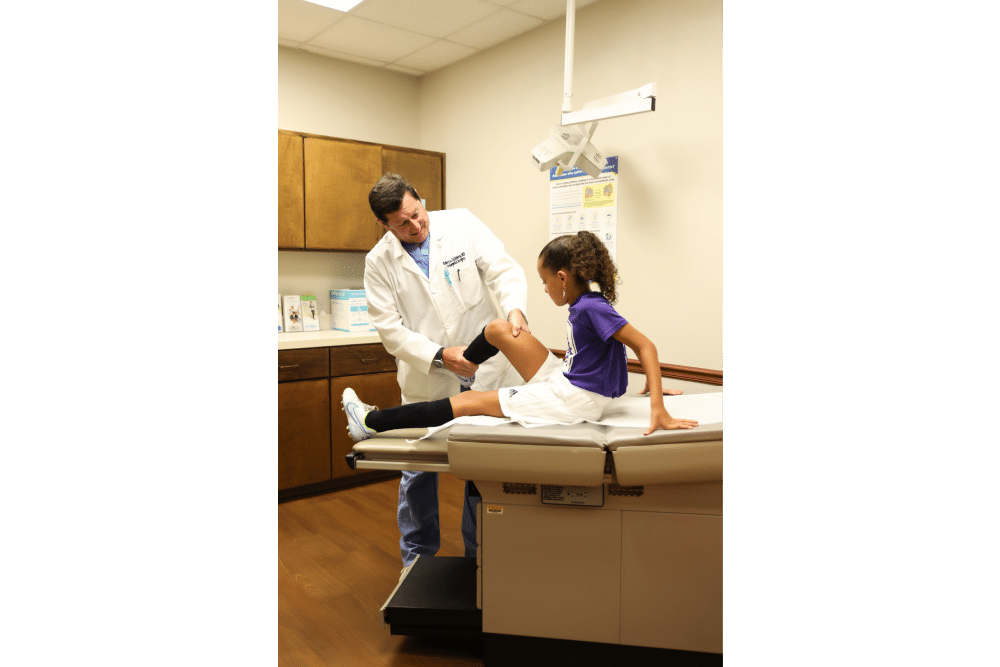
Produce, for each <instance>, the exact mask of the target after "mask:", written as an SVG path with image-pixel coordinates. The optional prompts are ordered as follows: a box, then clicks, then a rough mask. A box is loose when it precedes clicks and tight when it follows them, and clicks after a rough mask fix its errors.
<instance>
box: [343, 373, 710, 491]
mask: <svg viewBox="0 0 1000 667" xmlns="http://www.w3.org/2000/svg"><path fill="white" fill-rule="evenodd" d="M663 402H664V405H665V406H666V408H667V411H668V412H669V413H670V415H671V416H673V417H675V418H684V419H697V420H698V422H699V424H698V426H697V427H695V428H693V429H683V430H673V431H656V432H654V433H652V434H650V435H648V436H645V435H643V432H644V431H645V430H646V429H647V428H648V427H649V398H648V397H645V396H635V395H632V396H623V397H621V398H617V399H615V400H614V401H612V402H611V403H610V404H609V406H608V408H607V409H605V411H604V414H602V415H601V419H600V421H599V422H597V423H590V422H585V423H580V424H572V425H540V426H535V425H531V426H524V425H521V424H516V423H513V422H511V421H510V420H505V419H496V418H492V417H463V418H459V419H456V420H454V421H452V422H450V423H449V424H447V425H445V426H443V427H438V428H437V429H430V430H428V429H401V430H395V431H386V432H384V433H380V434H378V435H377V436H376V437H374V438H371V439H369V440H365V441H362V442H360V443H357V444H356V445H355V446H354V453H353V455H354V457H355V464H356V466H357V467H358V468H377V469H392V470H429V471H437V472H451V473H453V474H455V476H456V477H459V478H460V479H471V480H489V481H505V482H527V483H541V484H563V485H576V486H599V485H600V484H601V483H602V482H603V479H604V473H605V459H606V456H607V453H608V452H611V453H612V458H613V460H614V467H615V474H616V477H617V481H618V483H619V484H621V485H623V486H639V485H646V484H650V485H651V484H676V483H692V482H718V481H721V480H722V392H712V393H707V394H687V395H681V396H664V397H663Z"/></svg>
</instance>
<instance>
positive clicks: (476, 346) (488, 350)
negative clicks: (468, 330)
mask: <svg viewBox="0 0 1000 667" xmlns="http://www.w3.org/2000/svg"><path fill="white" fill-rule="evenodd" d="M499 351H500V350H499V349H497V348H496V347H495V346H494V345H492V344H491V343H490V342H489V341H488V340H486V327H483V330H482V331H481V332H480V333H479V335H478V336H476V340H474V341H472V342H471V343H469V347H467V348H465V354H464V355H463V356H464V357H465V358H466V359H468V360H469V361H471V362H472V363H474V364H481V363H483V362H484V361H486V360H487V359H490V358H492V357H494V356H496V353H497V352H499Z"/></svg>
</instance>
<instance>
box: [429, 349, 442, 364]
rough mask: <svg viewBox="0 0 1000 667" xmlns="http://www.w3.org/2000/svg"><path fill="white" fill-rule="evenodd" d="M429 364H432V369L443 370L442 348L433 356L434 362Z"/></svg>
mask: <svg viewBox="0 0 1000 667" xmlns="http://www.w3.org/2000/svg"><path fill="white" fill-rule="evenodd" d="M431 363H433V364H434V368H444V348H443V347H442V348H441V349H440V350H438V351H437V354H435V355H434V361H433V362H431Z"/></svg>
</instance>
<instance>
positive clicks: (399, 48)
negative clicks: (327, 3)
mask: <svg viewBox="0 0 1000 667" xmlns="http://www.w3.org/2000/svg"><path fill="white" fill-rule="evenodd" d="M433 41H434V38H433V37H427V36H426V35H418V34H417V33H415V32H409V31H408V30H400V29H399V28H393V27H392V26H386V25H381V24H378V23H374V22H372V21H368V20H367V19H361V18H356V17H354V16H351V15H348V16H346V17H344V20H342V21H340V22H339V23H337V24H335V25H333V26H332V27H330V28H329V29H328V30H326V31H324V32H323V33H322V34H320V35H317V36H316V37H315V38H313V39H311V40H309V43H310V44H313V45H314V46H319V47H321V48H324V49H329V50H331V51H338V52H340V53H349V54H353V55H355V56H361V57H363V58H372V59H373V60H380V61H382V62H394V61H396V60H398V59H399V58H402V57H403V56H405V55H408V54H410V53H413V52H414V51H416V50H418V49H421V48H423V47H425V46H427V45H428V44H430V43H431V42H433Z"/></svg>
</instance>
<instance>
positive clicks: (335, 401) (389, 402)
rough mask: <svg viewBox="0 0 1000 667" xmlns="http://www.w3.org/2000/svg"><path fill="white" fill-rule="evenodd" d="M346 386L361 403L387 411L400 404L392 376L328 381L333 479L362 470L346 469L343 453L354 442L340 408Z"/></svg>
mask: <svg viewBox="0 0 1000 667" xmlns="http://www.w3.org/2000/svg"><path fill="white" fill-rule="evenodd" d="M347 387H350V388H351V389H353V390H354V391H355V392H356V393H357V394H358V398H360V399H361V400H362V402H364V403H367V404H368V405H374V406H376V407H379V408H390V407H393V406H396V405H399V403H400V396H399V383H398V382H397V381H396V374H395V373H379V374H377V375H349V376H347V377H338V378H331V379H330V403H331V404H332V405H331V409H330V422H329V424H330V431H331V433H332V435H333V439H332V440H333V443H332V444H333V447H332V454H333V476H334V477H348V476H354V475H357V474H363V473H365V472H366V471H364V470H351V469H350V468H349V467H348V466H347V454H348V453H350V451H351V449H352V448H353V447H354V441H353V440H351V436H350V435H349V434H348V433H347V415H345V414H344V410H343V408H341V406H340V397H341V395H342V394H343V393H344V389H345V388H347Z"/></svg>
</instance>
